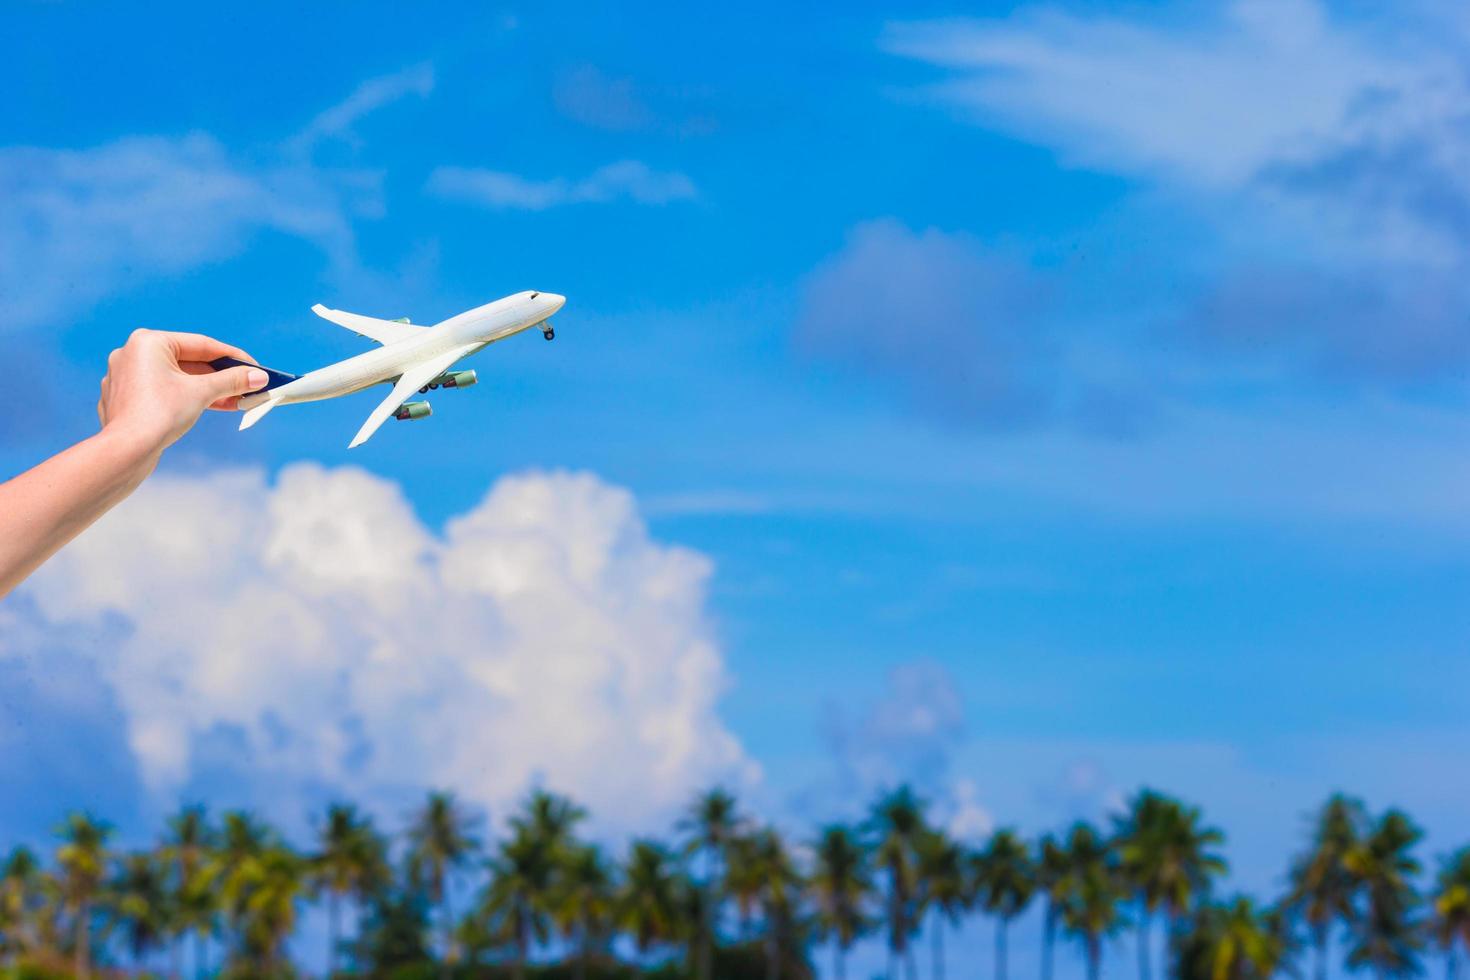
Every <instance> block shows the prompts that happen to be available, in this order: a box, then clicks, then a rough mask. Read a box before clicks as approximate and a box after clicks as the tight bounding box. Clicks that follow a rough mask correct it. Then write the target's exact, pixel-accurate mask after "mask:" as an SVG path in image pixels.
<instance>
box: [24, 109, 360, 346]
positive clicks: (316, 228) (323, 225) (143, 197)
mask: <svg viewBox="0 0 1470 980" xmlns="http://www.w3.org/2000/svg"><path fill="white" fill-rule="evenodd" d="M0 198H4V200H5V202H6V206H5V207H4V208H3V209H0V323H3V324H4V325H5V326H7V327H12V328H23V327H29V326H34V325H37V324H41V323H46V322H49V321H51V320H53V319H55V318H56V317H58V316H60V315H63V314H65V313H68V312H71V311H74V310H78V309H82V308H85V307H86V306H88V305H90V304H91V303H93V302H95V301H96V300H98V299H99V298H101V297H103V296H105V295H107V294H109V293H111V292H113V291H115V290H117V289H119V288H122V287H124V286H125V285H126V284H128V283H130V282H136V281H139V280H141V279H144V278H147V277H149V276H156V275H169V274H174V273H178V272H180V271H183V270H185V269H189V268H192V267H194V266H196V265H198V264H200V263H202V262H208V261H211V260H215V259H219V258H222V257H224V256H227V255H231V254H233V253H235V252H236V251H238V250H239V249H240V248H242V247H243V245H244V243H245V242H246V241H247V240H248V239H249V238H250V236H251V235H252V234H254V233H256V232H258V231H261V230H264V229H273V230H277V231H282V232H285V233H287V234H291V235H296V236H299V237H301V238H304V239H307V240H308V241H312V242H315V243H316V244H318V245H319V246H321V247H322V249H323V250H324V251H326V252H327V254H328V255H329V256H331V257H332V258H333V260H334V261H335V262H337V263H338V264H339V265H341V264H346V263H348V262H350V261H351V260H352V254H353V235H352V230H351V225H350V221H349V216H350V214H351V213H352V211H353V210H355V209H373V208H374V207H376V205H377V184H376V180H375V179H374V178H371V177H368V176H366V175H360V174H343V173H337V174H331V175H329V174H325V173H322V172H319V171H316V170H314V169H312V168H307V167H302V166H295V165H282V166H265V167H260V166H251V165H247V164H245V163H242V162H240V161H237V160H235V159H233V158H232V157H231V156H230V154H229V153H228V152H227V151H226V150H225V148H224V147H223V146H222V145H221V144H220V143H219V141H217V140H216V139H214V138H213V137H211V136H208V135H206V134H202V133H199V134H194V135H191V136H186V137H182V138H177V139H175V138H164V137H134V138H129V139H124V140H119V141H117V142H114V143H108V144H104V145H102V146H97V147H93V148H90V149H84V150H56V149H46V148H41V147H10V148H5V149H0Z"/></svg>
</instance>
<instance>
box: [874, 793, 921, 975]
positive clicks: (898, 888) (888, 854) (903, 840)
mask: <svg viewBox="0 0 1470 980" xmlns="http://www.w3.org/2000/svg"><path fill="white" fill-rule="evenodd" d="M868 826H869V828H870V829H871V831H872V833H873V834H874V836H875V838H876V844H875V845H874V847H873V855H874V863H875V864H876V866H877V868H878V870H879V872H880V873H881V874H882V875H883V878H884V881H885V884H886V885H887V887H888V896H887V902H886V908H885V910H884V914H885V917H886V920H887V924H888V976H889V977H890V978H893V977H896V976H897V969H896V966H897V964H898V962H900V961H905V962H907V963H908V973H909V977H910V980H913V978H914V977H915V975H916V972H917V971H916V970H915V967H914V962H913V955H912V953H911V952H910V951H909V939H910V938H911V937H912V936H913V934H914V931H915V929H916V928H917V926H918V923H917V922H916V916H915V914H914V912H915V903H916V899H917V897H918V896H917V892H918V867H917V863H918V862H917V858H916V851H917V848H918V843H919V839H920V838H921V837H923V835H924V833H925V831H926V830H927V824H926V823H925V820H924V805H923V803H922V802H921V801H920V800H919V799H918V798H917V797H916V796H914V793H913V791H912V790H910V789H909V788H908V787H907V786H901V787H899V788H898V789H897V790H895V791H893V792H892V793H889V794H887V795H885V796H883V797H881V798H880V799H879V800H878V802H877V803H876V804H875V805H874V807H873V813H872V815H871V816H870V817H869V818H868Z"/></svg>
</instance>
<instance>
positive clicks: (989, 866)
mask: <svg viewBox="0 0 1470 980" xmlns="http://www.w3.org/2000/svg"><path fill="white" fill-rule="evenodd" d="M970 864H971V868H972V876H973V885H972V889H971V890H972V891H973V893H974V895H975V898H976V900H977V901H978V902H979V904H980V907H981V908H982V909H984V910H985V911H986V912H987V913H989V914H990V915H993V916H995V980H1006V955H1007V954H1006V932H1007V930H1008V929H1009V927H1010V924H1011V920H1012V919H1014V918H1015V917H1016V916H1018V915H1020V914H1021V913H1022V912H1023V911H1024V910H1025V908H1026V906H1027V904H1029V903H1030V901H1031V896H1032V895H1033V894H1034V893H1035V891H1036V886H1037V869H1036V867H1035V866H1034V865H1033V864H1032V862H1031V851H1030V849H1029V848H1028V847H1027V846H1026V842H1025V841H1023V840H1022V839H1021V837H1020V835H1018V834H1017V833H1016V832H1015V831H1014V830H998V831H996V832H995V833H994V834H992V835H991V837H990V842H989V843H988V844H987V845H986V846H985V850H983V851H981V852H980V853H979V854H976V855H973V856H972V857H971V859H970Z"/></svg>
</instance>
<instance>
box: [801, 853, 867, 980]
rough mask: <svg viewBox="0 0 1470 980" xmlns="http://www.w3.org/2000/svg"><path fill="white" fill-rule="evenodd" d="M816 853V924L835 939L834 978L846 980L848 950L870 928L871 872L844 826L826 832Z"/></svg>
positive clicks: (814, 892)
mask: <svg viewBox="0 0 1470 980" xmlns="http://www.w3.org/2000/svg"><path fill="white" fill-rule="evenodd" d="M815 854H816V869H815V872H814V873H813V875H812V880H811V888H812V893H813V896H814V898H815V899H816V904H817V924H818V927H819V928H820V929H821V931H822V935H823V936H824V937H825V936H830V937H831V938H832V973H833V976H835V977H836V978H837V980H844V978H845V977H846V975H847V951H848V950H849V949H851V948H852V944H853V943H854V942H856V941H857V939H858V937H860V936H861V935H862V934H863V933H864V932H866V931H867V929H868V926H869V920H868V916H867V912H866V906H867V902H868V896H869V894H870V893H871V892H872V889H873V878H872V871H871V869H870V868H869V865H868V855H867V853H866V852H865V851H864V850H863V847H862V845H861V843H859V841H858V838H857V835H856V834H855V833H854V832H853V831H852V829H851V828H849V827H846V826H843V825H842V824H832V825H831V826H828V827H826V828H825V829H823V831H822V836H821V838H820V839H819V840H818V841H817V845H816V848H815Z"/></svg>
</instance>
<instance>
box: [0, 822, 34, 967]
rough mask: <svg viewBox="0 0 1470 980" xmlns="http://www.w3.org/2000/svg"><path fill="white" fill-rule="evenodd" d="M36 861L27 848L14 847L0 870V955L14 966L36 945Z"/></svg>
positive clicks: (32, 853) (32, 852)
mask: <svg viewBox="0 0 1470 980" xmlns="http://www.w3.org/2000/svg"><path fill="white" fill-rule="evenodd" d="M42 878H43V873H42V871H41V862H40V859H39V858H37V857H36V854H35V852H34V851H32V850H31V849H30V848H28V847H17V848H16V849H15V850H13V851H11V852H10V856H9V857H7V858H6V859H5V866H4V868H3V870H0V954H3V955H4V956H5V958H6V959H7V960H8V961H9V962H10V963H11V964H12V965H14V963H15V961H16V959H17V958H18V957H20V956H22V955H24V954H26V953H28V952H30V951H31V949H33V948H34V947H35V945H36V938H37V937H36V935H35V929H34V923H33V921H32V918H33V916H34V915H35V914H36V912H37V910H38V907H39V905H40V903H41V901H42V896H41V882H42Z"/></svg>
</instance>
